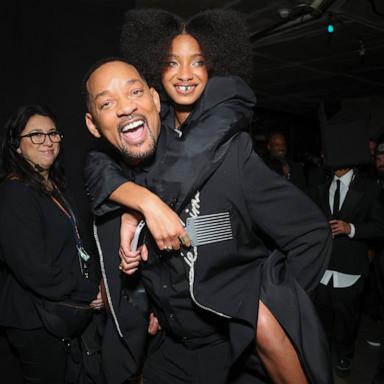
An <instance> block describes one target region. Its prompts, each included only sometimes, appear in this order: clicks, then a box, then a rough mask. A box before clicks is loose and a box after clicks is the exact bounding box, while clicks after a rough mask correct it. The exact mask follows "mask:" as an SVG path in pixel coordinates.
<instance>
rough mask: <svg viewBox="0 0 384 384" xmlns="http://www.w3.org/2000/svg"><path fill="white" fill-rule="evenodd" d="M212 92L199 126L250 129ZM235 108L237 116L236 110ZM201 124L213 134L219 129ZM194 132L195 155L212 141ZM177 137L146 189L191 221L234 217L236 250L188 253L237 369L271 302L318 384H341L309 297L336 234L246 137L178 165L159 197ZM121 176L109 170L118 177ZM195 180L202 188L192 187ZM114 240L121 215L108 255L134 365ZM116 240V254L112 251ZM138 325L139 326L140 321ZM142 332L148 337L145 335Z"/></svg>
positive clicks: (103, 236) (104, 241)
mask: <svg viewBox="0 0 384 384" xmlns="http://www.w3.org/2000/svg"><path fill="white" fill-rule="evenodd" d="M219 84H221V83H219ZM219 84H217V85H219ZM211 85H212V82H211ZM229 87H230V84H229ZM207 89H208V91H207V92H205V93H204V94H203V96H202V98H201V100H200V102H199V105H198V107H197V109H196V110H197V111H198V112H196V110H195V111H194V112H193V114H194V115H193V116H192V118H195V119H196V120H195V121H196V122H201V121H206V120H204V119H202V118H201V116H202V115H204V117H205V118H206V119H207V118H208V119H210V121H211V122H215V121H216V122H220V124H222V125H224V126H225V122H226V121H228V119H230V118H233V122H232V123H231V126H236V125H238V126H242V125H244V121H243V120H242V116H241V114H240V115H239V114H238V115H236V114H233V113H232V114H231V113H229V114H228V115H226V114H221V113H220V98H222V99H224V100H225V96H227V95H226V92H225V91H226V90H228V89H229V90H232V89H231V88H227V87H224V86H223V87H220V88H219V89H218V90H217V88H216V93H215V96H216V97H217V99H215V98H213V99H214V100H215V101H214V102H212V100H213V99H212V98H211V97H210V93H209V92H210V91H212V89H211V88H209V87H207ZM243 95H244V94H243ZM243 97H244V96H243ZM230 100H231V99H230V97H229V98H228V100H226V101H227V102H229V103H230ZM232 107H233V110H234V111H237V106H236V103H234V105H233V106H232ZM199 108H200V109H199ZM200 124H201V125H202V127H203V128H205V130H206V132H207V130H208V129H210V128H211V127H212V125H209V126H208V125H204V123H200ZM216 124H217V123H216ZM190 128H191V130H190V131H189V132H188V131H186V132H187V133H186V132H184V130H183V136H182V137H183V139H182V140H183V141H184V145H185V146H187V144H188V143H189V140H190V138H191V137H192V139H191V143H192V144H191V146H189V147H188V146H187V148H189V149H190V153H192V154H193V152H194V151H196V150H197V149H196V145H198V144H199V140H200V142H201V139H202V137H204V135H203V133H202V132H203V131H200V134H202V136H201V137H199V136H198V135H197V132H199V131H195V128H193V129H192V125H191V126H190ZM211 129H213V128H211ZM163 130H164V128H163ZM238 130H241V129H239V128H238ZM195 133H196V135H197V136H195V139H196V137H197V138H198V139H199V140H196V141H195V142H194V141H193V138H194V134H195ZM164 135H165V139H164ZM173 135H176V134H175V133H174V132H173V131H172V130H166V131H163V132H162V136H163V140H162V142H163V143H165V146H163V147H162V146H159V148H158V153H157V163H156V164H154V166H153V169H150V170H149V171H148V172H146V173H144V174H142V175H136V181H141V182H142V183H143V184H145V185H150V186H152V188H153V189H154V190H155V191H156V190H158V189H159V190H160V195H161V197H162V198H163V199H164V200H165V201H167V202H173V204H174V207H175V209H176V210H177V211H178V212H179V213H180V216H181V218H182V219H183V220H185V219H186V218H187V216H188V214H189V213H191V212H193V214H197V215H198V216H200V215H205V214H211V213H223V212H226V213H229V217H230V226H231V233H232V239H230V240H226V241H222V242H217V243H214V244H209V245H205V246H201V247H196V249H193V250H191V251H190V252H184V253H183V252H182V256H184V259H185V260H186V278H188V280H189V284H190V291H191V298H192V300H194V302H195V303H196V305H199V306H201V307H203V308H204V309H206V310H208V311H211V312H214V313H216V314H217V315H218V316H223V317H226V318H228V319H229V328H230V341H231V346H232V359H233V361H235V360H236V359H237V358H238V357H239V356H240V355H241V353H242V352H244V350H245V349H246V348H247V347H248V346H250V345H251V344H252V343H253V342H254V339H255V328H256V322H257V313H258V302H259V299H260V298H261V299H262V300H263V301H264V302H265V304H266V305H267V307H268V308H269V309H270V310H271V311H272V312H273V313H274V315H275V316H276V317H277V319H278V320H279V321H280V323H281V324H282V326H283V327H284V329H285V330H286V331H287V333H288V334H289V336H290V337H291V339H292V341H293V343H294V344H295V346H296V348H297V350H298V353H299V356H300V359H301V361H302V364H303V367H304V369H305V370H306V372H307V374H308V376H309V377H310V378H311V381H312V382H313V383H331V382H332V375H331V370H330V367H329V364H328V363H329V361H328V355H327V345H326V340H325V338H324V337H323V334H322V330H321V326H320V325H319V322H318V320H317V317H316V313H315V310H314V308H313V306H312V304H311V301H310V299H309V297H308V295H307V293H306V291H308V292H311V291H312V290H313V289H314V288H315V287H316V286H317V284H318V282H319V280H320V278H321V276H322V274H323V272H324V270H325V267H326V265H327V263H328V257H329V251H330V234H329V229H328V225H327V223H326V221H325V219H324V217H323V215H322V214H321V213H320V211H319V210H318V209H317V208H316V206H315V205H314V204H313V203H312V202H311V201H310V200H309V199H308V198H307V197H306V196H305V195H304V194H303V193H301V192H300V191H299V190H298V189H297V188H296V187H294V186H292V184H291V183H289V182H288V181H287V180H285V179H284V178H282V177H280V176H279V175H276V174H275V173H273V172H272V171H271V170H269V169H268V168H267V167H266V166H265V165H264V163H263V162H262V160H261V159H260V158H259V157H258V156H257V155H256V153H255V152H254V151H253V149H252V142H251V140H250V137H249V136H248V135H247V134H245V133H240V134H237V135H234V136H232V137H231V139H230V140H227V141H225V143H224V144H223V143H221V144H220V145H219V146H218V147H217V148H213V152H210V153H209V155H207V153H206V154H205V156H206V157H205V161H204V158H203V157H202V158H201V160H200V162H196V163H194V162H193V159H194V158H193V157H191V160H190V161H192V163H189V162H188V161H187V165H186V166H187V168H184V167H183V166H181V165H180V164H183V165H184V163H183V159H182V161H181V162H179V163H177V162H176V160H177V158H176V157H174V158H173V162H172V163H170V165H172V167H171V168H170V169H171V170H172V172H170V175H167V176H166V177H167V179H165V180H164V179H162V180H160V181H161V184H160V185H161V188H158V185H159V183H157V182H155V181H157V180H158V179H159V173H158V172H157V170H156V167H159V158H160V159H162V157H161V154H163V156H164V159H165V160H167V158H168V159H172V156H171V155H172V153H174V152H177V150H178V149H177V148H176V149H175V147H174V145H170V143H171V144H174V142H175V139H174V138H173ZM172 141H173V143H172ZM203 143H204V142H203ZM170 147H172V150H171V151H170ZM169 152H170V153H169ZM170 154H171V155H170ZM159 156H160V157H159ZM187 157H188V156H187ZM161 165H163V163H162V164H161ZM111 168H113V167H112V166H108V169H109V170H110V169H111ZM101 169H102V168H99V170H98V171H99V172H97V171H96V170H95V169H94V170H93V174H94V175H98V177H100V171H101ZM165 169H166V170H169V168H167V167H165ZM185 169H188V172H185ZM154 170H156V171H155V172H154V173H153V176H152V172H153V171H154ZM163 172H165V171H164V170H163ZM165 173H166V172H165ZM186 175H188V177H185V176H186ZM109 177H110V178H111V175H109ZM121 177H122V176H121V174H120V175H118V178H121ZM190 179H193V180H194V181H193V182H191V183H189V185H188V181H189V180H190ZM152 182H153V184H152ZM91 184H92V183H91ZM186 185H188V188H186ZM91 193H92V192H91ZM93 193H94V192H93ZM191 199H192V200H191ZM112 231H118V217H113V215H111V216H110V220H109V219H108V218H104V219H102V220H101V221H100V222H99V227H98V233H99V249H100V251H101V253H102V255H103V256H104V257H103V259H104V260H105V261H106V264H105V277H106V280H107V286H109V288H110V293H111V298H112V305H115V309H116V311H115V312H114V314H113V317H114V318H115V320H117V321H116V326H117V327H118V329H119V331H121V335H122V337H123V339H124V340H125V341H126V342H127V345H128V347H129V350H130V353H131V356H135V357H136V356H137V354H136V352H137V350H138V347H137V344H136V342H135V341H131V339H130V336H129V332H131V331H132V327H133V324H132V321H131V322H130V320H129V319H128V318H127V316H125V317H124V319H125V320H124V321H119V318H120V315H119V312H124V311H126V309H125V308H126V305H125V302H123V301H122V300H121V295H120V294H119V284H120V282H121V276H120V274H119V272H118V269H117V265H118V261H117V260H118V258H117V257H110V258H109V257H108V256H107V255H110V254H111V252H112V254H113V252H114V253H115V254H116V253H117V250H118V241H119V240H118V234H112ZM111 236H112V237H111ZM266 238H269V240H271V239H272V240H273V244H274V246H275V247H276V250H275V251H274V252H272V253H271V252H270V251H269V250H268V249H267V247H266V245H265V244H266V243H267V242H268V243H270V241H264V240H266ZM111 239H113V241H114V242H115V244H111ZM107 259H108V260H107ZM109 259H110V260H109ZM113 297H115V300H114V299H113ZM113 301H114V303H113ZM126 313H128V312H127V311H126ZM135 316H136V318H137V319H139V316H138V311H136V315H135ZM139 328H140V327H139ZM140 329H141V331H140V333H141V334H142V335H143V331H144V330H145V326H141V328H140ZM125 331H127V333H125ZM131 334H132V333H131ZM137 335H138V333H137V332H136V333H135V336H133V337H135V340H136V341H137ZM126 361H127V359H125V360H124V362H125V365H127V363H126Z"/></svg>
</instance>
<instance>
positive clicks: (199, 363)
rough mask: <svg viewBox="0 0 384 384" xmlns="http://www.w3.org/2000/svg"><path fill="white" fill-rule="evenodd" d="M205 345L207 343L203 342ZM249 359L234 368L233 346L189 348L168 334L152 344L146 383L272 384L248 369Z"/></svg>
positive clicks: (222, 343)
mask: <svg viewBox="0 0 384 384" xmlns="http://www.w3.org/2000/svg"><path fill="white" fill-rule="evenodd" d="M203 342H204V340H203ZM246 360H247V359H243V360H240V361H238V362H237V363H236V364H235V365H234V366H230V364H229V361H230V345H229V343H228V342H227V341H224V340H218V341H214V342H211V343H207V344H204V345H202V346H197V345H185V344H184V343H183V342H182V341H180V340H175V339H173V338H171V337H169V336H168V335H166V334H165V333H164V332H161V333H160V334H158V335H157V336H156V337H155V338H154V339H153V340H152V341H151V342H150V345H149V349H148V354H147V357H146V360H145V364H144V369H143V378H144V384H261V383H269V382H270V381H269V379H268V378H266V377H265V376H264V375H262V376H259V375H258V373H256V372H255V371H254V370H253V369H250V368H248V367H247V364H246Z"/></svg>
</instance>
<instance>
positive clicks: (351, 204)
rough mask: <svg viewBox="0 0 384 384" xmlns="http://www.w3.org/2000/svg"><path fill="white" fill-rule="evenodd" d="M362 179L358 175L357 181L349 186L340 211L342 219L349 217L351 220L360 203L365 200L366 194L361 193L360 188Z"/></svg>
mask: <svg viewBox="0 0 384 384" xmlns="http://www.w3.org/2000/svg"><path fill="white" fill-rule="evenodd" d="M359 183H360V179H359V176H358V175H356V177H355V179H354V180H353V181H352V183H351V185H350V186H349V189H348V193H347V196H346V197H345V200H344V202H343V205H342V206H341V209H340V218H341V219H343V218H345V217H348V218H349V220H350V219H351V216H352V215H353V212H355V211H356V207H357V206H358V204H359V201H360V200H361V199H362V198H363V196H364V193H363V192H362V191H360V189H359V188H358V187H359Z"/></svg>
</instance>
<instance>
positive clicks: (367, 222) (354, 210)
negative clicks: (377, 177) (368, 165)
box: [314, 173, 384, 275]
mask: <svg viewBox="0 0 384 384" xmlns="http://www.w3.org/2000/svg"><path fill="white" fill-rule="evenodd" d="M329 187H330V182H327V183H324V184H322V185H320V186H318V187H317V188H316V190H315V196H314V199H315V201H316V202H317V203H318V204H319V206H320V208H321V209H322V211H323V212H324V213H325V215H326V217H327V218H328V220H331V219H332V214H331V210H330V206H329ZM379 194H380V191H379V188H378V186H377V184H376V183H375V182H374V180H371V179H369V178H368V177H366V176H363V175H360V174H358V173H357V174H356V175H355V177H354V179H353V180H352V182H351V184H350V186H349V190H348V192H347V195H346V197H345V200H344V202H343V205H342V207H341V210H340V214H339V219H340V220H343V221H345V222H347V223H352V224H353V225H354V226H355V236H354V237H353V238H350V237H348V236H347V235H339V236H336V237H335V238H334V239H333V249H332V256H331V260H330V263H329V266H328V269H330V270H335V271H338V272H342V273H347V274H353V275H367V274H368V269H369V265H368V264H369V262H368V246H369V241H370V240H374V239H378V238H382V237H383V236H384V207H383V203H382V201H381V200H380V197H379V196H380V195H379Z"/></svg>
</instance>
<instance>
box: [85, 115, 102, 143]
mask: <svg viewBox="0 0 384 384" xmlns="http://www.w3.org/2000/svg"><path fill="white" fill-rule="evenodd" d="M85 124H87V128H88V131H89V132H91V134H92V135H93V136H95V137H97V138H98V139H100V137H101V134H100V132H99V130H98V129H97V127H96V124H95V122H94V120H93V116H92V115H91V114H90V113H89V112H87V113H86V114H85Z"/></svg>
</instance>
